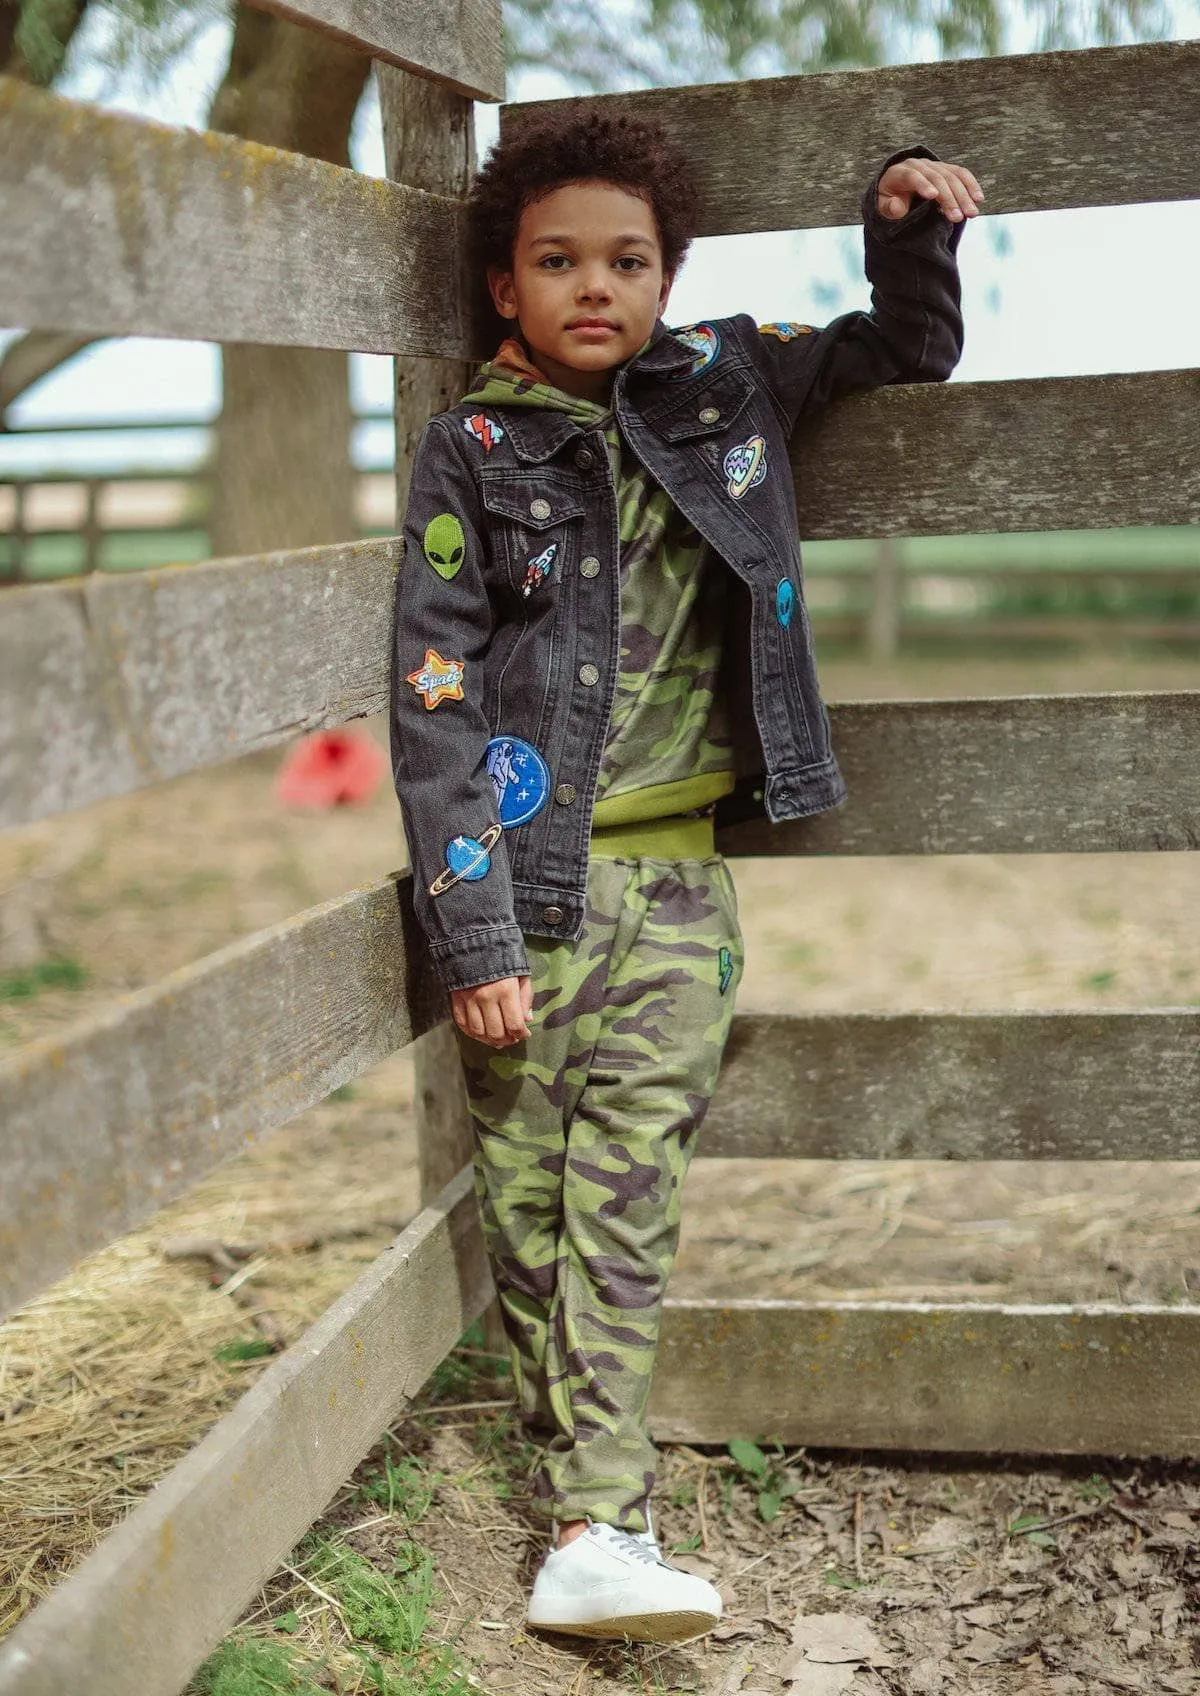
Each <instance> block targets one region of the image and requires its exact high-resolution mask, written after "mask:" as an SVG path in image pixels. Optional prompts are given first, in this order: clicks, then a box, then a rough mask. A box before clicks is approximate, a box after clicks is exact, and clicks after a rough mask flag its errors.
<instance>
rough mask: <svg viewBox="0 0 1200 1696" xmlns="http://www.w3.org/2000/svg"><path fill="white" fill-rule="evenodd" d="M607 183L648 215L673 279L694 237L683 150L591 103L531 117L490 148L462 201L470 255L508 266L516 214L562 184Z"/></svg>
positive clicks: (692, 190)
mask: <svg viewBox="0 0 1200 1696" xmlns="http://www.w3.org/2000/svg"><path fill="white" fill-rule="evenodd" d="M596 181H599V182H605V183H615V184H616V186H617V187H618V188H623V189H628V191H629V192H630V193H631V194H636V195H637V196H638V197H639V198H640V199H642V200H644V201H645V202H646V204H647V205H648V206H649V208H650V210H651V212H652V213H653V214H654V222H655V224H656V226H657V228H658V237H659V241H660V242H661V244H662V254H663V268H664V270H665V271H666V272H667V273H668V275H671V276H673V275H674V274H675V272H676V271H677V270H678V269H679V267H680V265H681V264H682V263H683V257H684V255H685V254H686V252H687V250H688V248H689V246H690V245H691V240H692V236H693V235H694V234H695V228H696V214H697V195H696V186H695V183H694V182H693V180H692V173H691V170H690V169H689V167H688V163H687V161H686V159H685V158H684V156H683V154H682V153H681V152H680V151H679V150H678V149H677V148H676V147H675V145H674V143H673V142H671V141H670V140H669V139H668V137H667V135H666V132H665V131H664V130H663V129H661V128H660V127H659V125H658V124H655V123H648V122H646V121H645V120H644V119H641V118H632V117H628V116H626V115H625V114H624V113H622V112H613V113H611V114H609V113H606V112H603V111H600V110H597V109H596V108H594V107H591V108H585V109H584V110H583V111H580V110H579V109H578V108H577V107H568V108H559V109H558V110H556V111H550V112H547V113H545V114H543V115H542V116H540V117H531V118H530V119H529V120H528V121H527V122H525V123H522V124H521V125H520V127H519V128H515V127H514V129H512V130H511V131H510V132H509V133H508V134H507V135H504V136H502V137H501V139H500V140H499V141H498V142H497V143H496V145H495V146H494V147H493V148H492V150H491V152H490V153H489V154H488V156H487V159H486V160H485V162H484V164H483V167H482V169H481V170H480V172H479V175H478V176H477V177H476V178H475V181H474V182H473V183H472V185H471V191H470V194H469V196H468V199H467V219H468V234H469V240H470V248H471V258H472V260H473V262H474V263H475V264H476V266H478V267H479V268H480V269H481V270H482V269H485V268H486V267H487V266H489V265H494V266H496V267H498V268H499V269H500V270H502V271H506V270H509V269H511V267H512V254H513V244H514V242H515V241H516V236H517V225H518V224H519V222H520V219H521V214H522V212H523V211H524V210H525V208H526V207H527V206H531V205H532V204H533V203H534V201H537V200H541V199H542V198H543V197H544V196H545V195H547V194H552V193H553V192H554V190H555V189H556V188H561V187H562V186H563V184H564V183H577V182H596Z"/></svg>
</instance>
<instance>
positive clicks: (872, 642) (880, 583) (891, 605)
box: [867, 536, 901, 660]
mask: <svg viewBox="0 0 1200 1696" xmlns="http://www.w3.org/2000/svg"><path fill="white" fill-rule="evenodd" d="M900 589H901V581H900V550H899V548H898V547H897V545H896V543H895V541H894V540H893V538H892V537H891V536H884V537H883V538H882V539H881V540H880V541H879V542H878V544H877V546H876V553H875V570H874V572H873V573H872V576H871V605H870V608H869V609H868V612H867V655H868V657H869V658H870V659H873V660H890V659H894V658H895V657H896V650H897V649H898V648H899V646H900Z"/></svg>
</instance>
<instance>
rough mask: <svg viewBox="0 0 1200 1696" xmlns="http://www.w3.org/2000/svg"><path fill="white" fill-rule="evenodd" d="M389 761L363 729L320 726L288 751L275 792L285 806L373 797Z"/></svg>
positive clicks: (323, 804)
mask: <svg viewBox="0 0 1200 1696" xmlns="http://www.w3.org/2000/svg"><path fill="white" fill-rule="evenodd" d="M386 770H387V761H386V760H385V759H384V756H383V753H382V751H381V750H380V749H379V748H378V747H377V746H376V744H375V743H374V742H373V741H372V740H371V738H370V737H369V736H368V735H367V734H366V732H365V731H362V730H318V731H317V733H316V735H315V736H306V737H305V738H304V740H303V742H297V744H296V746H295V747H294V748H293V749H292V750H291V752H290V753H289V754H288V757H287V759H286V760H285V761H284V762H283V765H282V767H281V768H280V772H279V777H278V778H277V780H276V784H275V794H276V796H277V798H278V799H279V800H280V801H282V802H283V804H284V806H285V807H314V808H329V807H336V806H338V805H340V803H342V802H343V801H369V800H370V798H371V796H372V795H373V794H374V793H375V791H376V789H378V787H379V784H380V781H381V779H382V777H383V774H384V772H385V771H386Z"/></svg>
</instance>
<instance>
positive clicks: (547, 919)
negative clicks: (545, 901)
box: [542, 907, 563, 925]
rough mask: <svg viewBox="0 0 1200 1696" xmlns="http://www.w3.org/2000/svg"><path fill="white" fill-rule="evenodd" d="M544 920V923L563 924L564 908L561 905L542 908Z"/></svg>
mask: <svg viewBox="0 0 1200 1696" xmlns="http://www.w3.org/2000/svg"><path fill="white" fill-rule="evenodd" d="M542 922H543V923H544V924H548V925H560V924H562V922H563V910H562V908H561V907H543V908H542Z"/></svg>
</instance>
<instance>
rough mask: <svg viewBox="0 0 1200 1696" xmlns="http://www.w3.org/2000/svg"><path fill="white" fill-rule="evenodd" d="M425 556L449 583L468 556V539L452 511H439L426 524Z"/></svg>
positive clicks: (439, 574)
mask: <svg viewBox="0 0 1200 1696" xmlns="http://www.w3.org/2000/svg"><path fill="white" fill-rule="evenodd" d="M424 547H425V558H426V559H427V560H428V561H429V563H430V565H431V566H432V567H433V569H434V570H435V571H436V572H437V574H438V576H439V577H444V578H445V579H446V581H447V583H449V581H450V579H451V578H452V577H454V576H455V575H456V574H457V572H458V570H459V567H460V566H461V565H462V562H463V560H464V559H465V557H466V551H467V539H466V537H465V536H464V535H463V527H462V525H461V524H460V523H459V521H458V519H457V518H455V516H454V514H453V513H452V512H439V513H438V515H437V517H436V518H431V519H430V520H429V523H428V524H427V525H426V526H425V541H424Z"/></svg>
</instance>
